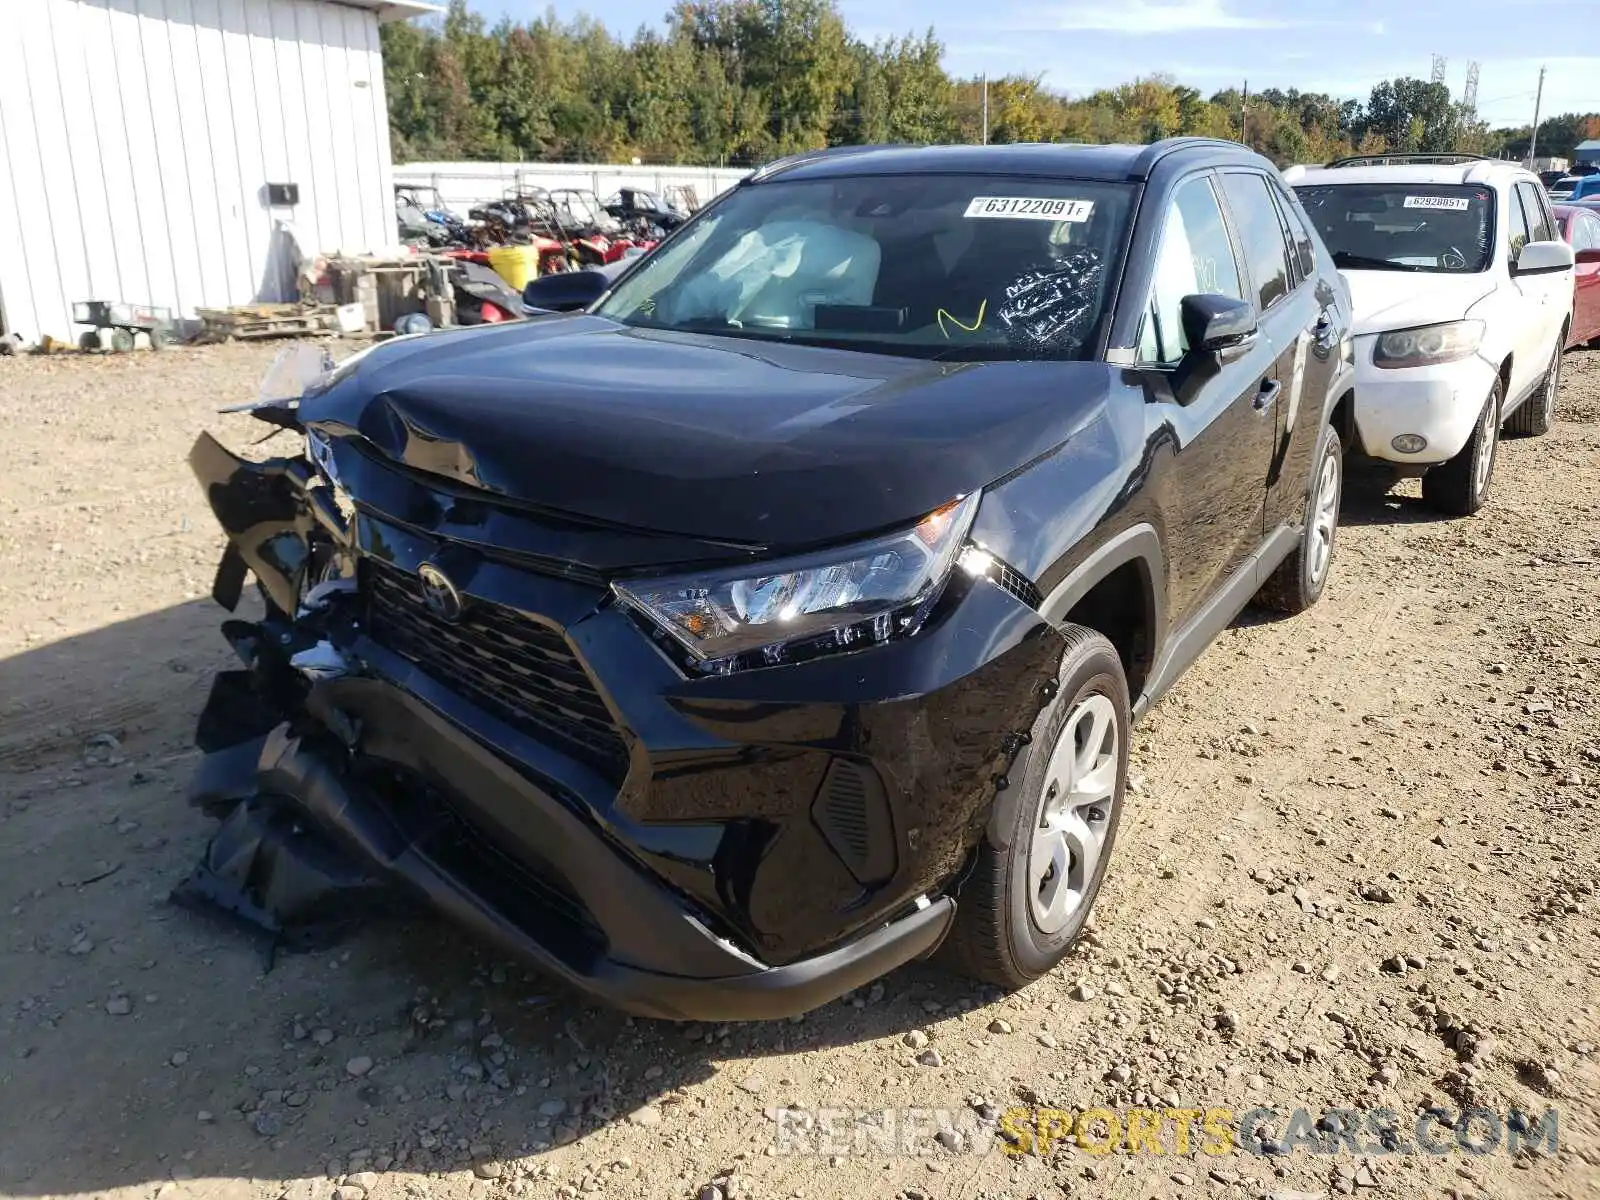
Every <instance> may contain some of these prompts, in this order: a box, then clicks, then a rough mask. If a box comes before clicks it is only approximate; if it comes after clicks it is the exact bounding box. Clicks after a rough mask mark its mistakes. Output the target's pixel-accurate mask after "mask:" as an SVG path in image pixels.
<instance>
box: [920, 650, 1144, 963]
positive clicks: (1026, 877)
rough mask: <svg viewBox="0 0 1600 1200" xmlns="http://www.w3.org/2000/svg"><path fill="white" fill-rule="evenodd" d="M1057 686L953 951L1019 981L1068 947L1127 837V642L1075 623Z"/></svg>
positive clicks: (967, 887)
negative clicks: (1123, 821)
mask: <svg viewBox="0 0 1600 1200" xmlns="http://www.w3.org/2000/svg"><path fill="white" fill-rule="evenodd" d="M1065 632H1066V648H1065V651H1064V652H1063V654H1062V656H1061V666H1060V669H1059V672H1058V674H1057V685H1058V690H1057V691H1056V693H1055V697H1054V699H1053V700H1052V701H1051V702H1050V703H1049V704H1047V705H1046V706H1045V709H1044V711H1043V712H1042V713H1041V714H1040V715H1039V718H1038V720H1037V721H1036V722H1035V723H1034V726H1033V738H1032V742H1031V752H1030V753H1029V756H1028V763H1027V766H1026V768H1025V769H1024V770H1023V778H1021V779H1020V780H1015V781H1013V782H1012V783H1011V785H1010V786H1012V787H1015V788H1018V789H1019V794H1018V800H1017V805H1016V811H1015V813H1014V814H1013V815H1012V817H1011V819H1010V821H1009V823H1008V827H1007V828H1006V829H1005V830H1004V831H1003V840H1004V841H1005V845H1003V846H1000V845H995V844H994V843H993V841H991V839H990V838H988V837H985V838H984V840H983V841H982V842H980V844H979V846H978V850H977V861H976V862H975V863H974V865H973V870H972V874H971V875H970V876H969V877H968V879H967V881H966V883H965V884H964V885H963V886H962V888H961V891H960V894H959V896H958V898H957V906H956V919H955V926H954V928H952V929H951V931H950V935H949V937H948V938H947V939H946V940H945V944H944V946H943V947H942V948H941V955H942V957H943V958H944V959H945V960H946V961H947V962H948V963H949V964H950V965H951V966H952V967H954V968H955V969H956V970H957V971H959V972H960V973H961V974H963V975H967V976H969V977H971V978H974V979H978V980H981V981H983V982H984V983H990V984H994V985H995V986H997V987H1001V988H1005V989H1006V990H1008V991H1009V990H1012V989H1015V988H1020V987H1024V986H1026V985H1027V984H1029V983H1032V982H1033V981H1034V980H1035V979H1038V978H1039V977H1040V976H1041V975H1044V974H1045V973H1046V972H1048V971H1049V970H1051V968H1053V967H1054V966H1055V965H1056V964H1057V963H1059V962H1060V961H1061V960H1062V959H1063V958H1065V957H1066V955H1067V952H1068V951H1069V950H1071V948H1072V944H1073V942H1074V941H1076V940H1077V937H1078V934H1079V933H1080V932H1081V931H1082V929H1083V924H1084V922H1085V921H1086V920H1087V919H1088V917H1089V912H1090V910H1091V909H1092V908H1093V906H1094V902H1095V897H1096V896H1097V895H1098V894H1099V891H1100V884H1101V881H1102V880H1103V879H1104V878H1105V872H1106V864H1107V863H1108V862H1109V861H1110V858H1111V849H1112V846H1113V845H1114V844H1115V842H1116V837H1117V822H1118V819H1119V818H1120V816H1121V812H1122V795H1123V788H1124V786H1125V783H1126V780H1127V775H1128V740H1129V731H1130V729H1131V727H1132V717H1131V716H1130V712H1129V702H1128V682H1127V678H1126V677H1125V676H1124V674H1123V670H1122V660H1121V659H1120V658H1119V657H1118V655H1117V651H1116V648H1115V647H1114V646H1112V644H1111V643H1110V642H1109V641H1107V640H1106V639H1105V637H1103V636H1102V635H1101V634H1099V633H1096V632H1095V631H1094V630H1092V629H1085V628H1083V627H1082V626H1078V625H1070V626H1068V627H1067V629H1066V631H1065Z"/></svg>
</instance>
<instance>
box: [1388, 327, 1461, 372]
mask: <svg viewBox="0 0 1600 1200" xmlns="http://www.w3.org/2000/svg"><path fill="white" fill-rule="evenodd" d="M1482 343H1483V322H1482V321H1445V322H1443V323H1442V324H1439V325H1421V326H1418V327H1417V328H1416V329H1395V330H1391V331H1390V332H1389V333H1381V334H1379V335H1378V342H1377V345H1375V346H1374V347H1373V348H1372V365H1373V366H1375V367H1386V368H1389V369H1394V368H1398V367H1429V366H1433V365H1435V364H1437V363H1448V362H1456V361H1457V360H1459V359H1463V358H1471V357H1472V356H1473V355H1474V354H1476V353H1477V352H1478V347H1479V346H1480V345H1481V344H1482Z"/></svg>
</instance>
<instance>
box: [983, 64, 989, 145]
mask: <svg viewBox="0 0 1600 1200" xmlns="http://www.w3.org/2000/svg"><path fill="white" fill-rule="evenodd" d="M983 144H984V145H985V146H987V145H988V144H989V72H987V71H985V72H984V73H983Z"/></svg>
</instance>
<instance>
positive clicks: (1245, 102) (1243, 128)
mask: <svg viewBox="0 0 1600 1200" xmlns="http://www.w3.org/2000/svg"><path fill="white" fill-rule="evenodd" d="M1249 129H1250V81H1249V80H1248V79H1246V80H1245V81H1244V95H1243V97H1242V98H1241V99H1240V101H1239V140H1240V141H1241V142H1243V143H1244V144H1245V145H1246V146H1248V145H1249V144H1250V137H1249Z"/></svg>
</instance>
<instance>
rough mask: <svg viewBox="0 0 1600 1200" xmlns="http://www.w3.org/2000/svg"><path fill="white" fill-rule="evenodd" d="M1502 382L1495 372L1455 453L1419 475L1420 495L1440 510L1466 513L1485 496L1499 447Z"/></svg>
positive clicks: (1455, 513)
mask: <svg viewBox="0 0 1600 1200" xmlns="http://www.w3.org/2000/svg"><path fill="white" fill-rule="evenodd" d="M1504 402H1505V384H1504V383H1502V382H1501V381H1500V379H1499V377H1498V376H1497V377H1496V378H1495V381H1494V386H1493V387H1492V388H1490V389H1489V398H1488V399H1487V400H1486V401H1484V404H1483V411H1482V412H1481V413H1479V414H1478V423H1477V425H1476V426H1474V427H1473V430H1472V437H1471V438H1470V439H1468V441H1467V444H1466V445H1465V446H1463V447H1461V449H1460V451H1459V452H1458V453H1457V454H1456V456H1455V457H1454V458H1452V459H1450V460H1449V461H1448V462H1442V463H1440V464H1439V465H1438V466H1437V467H1434V468H1433V469H1432V470H1430V471H1429V472H1428V473H1427V474H1426V475H1424V476H1423V477H1422V498H1423V499H1424V500H1426V501H1427V502H1428V503H1429V504H1430V505H1432V506H1433V507H1434V508H1436V509H1438V510H1439V511H1440V512H1443V513H1449V514H1451V515H1452V516H1457V517H1470V516H1471V515H1472V514H1473V513H1475V512H1477V511H1478V510H1479V509H1480V508H1482V507H1483V504H1484V501H1485V500H1487V499H1488V498H1489V481H1490V480H1491V479H1493V478H1494V460H1495V458H1496V457H1497V454H1498V451H1499V449H1500V406H1501V405H1502V404H1503V403H1504Z"/></svg>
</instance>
